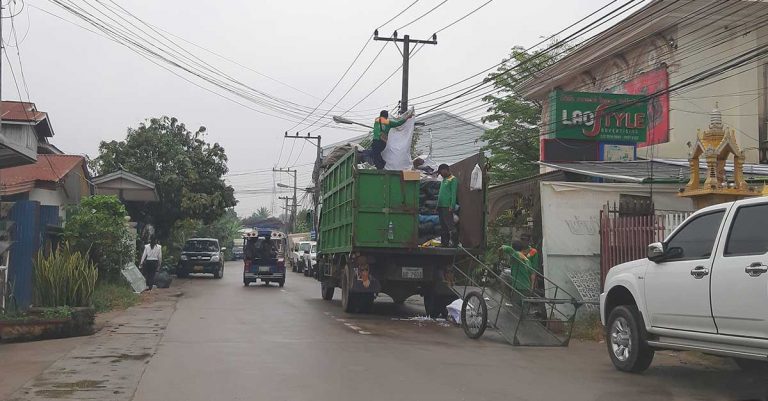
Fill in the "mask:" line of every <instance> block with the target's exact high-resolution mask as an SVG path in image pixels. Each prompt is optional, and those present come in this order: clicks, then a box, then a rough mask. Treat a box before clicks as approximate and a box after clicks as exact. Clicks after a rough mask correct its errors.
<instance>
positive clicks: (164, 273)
mask: <svg viewBox="0 0 768 401" xmlns="http://www.w3.org/2000/svg"><path fill="white" fill-rule="evenodd" d="M172 280H173V279H172V278H171V275H170V274H168V268H167V267H164V268H162V269H161V270H160V271H158V272H157V273H156V274H155V285H156V286H157V288H168V287H170V286H171V281H172Z"/></svg>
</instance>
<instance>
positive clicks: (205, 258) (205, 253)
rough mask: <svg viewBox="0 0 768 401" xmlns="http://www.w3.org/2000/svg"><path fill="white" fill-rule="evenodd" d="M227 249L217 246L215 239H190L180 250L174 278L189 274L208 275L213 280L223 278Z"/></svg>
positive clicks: (217, 242)
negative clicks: (211, 276)
mask: <svg viewBox="0 0 768 401" xmlns="http://www.w3.org/2000/svg"><path fill="white" fill-rule="evenodd" d="M226 249H227V248H222V247H220V246H219V240H217V239H215V238H192V239H189V240H187V242H185V243H184V248H183V249H182V250H181V258H180V261H179V266H178V267H177V268H176V276H178V277H187V276H188V275H189V274H190V273H209V274H213V277H214V278H222V277H223V276H224V254H223V252H224V251H225V250H226Z"/></svg>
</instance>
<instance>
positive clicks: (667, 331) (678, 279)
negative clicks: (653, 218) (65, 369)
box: [600, 197, 768, 372]
mask: <svg viewBox="0 0 768 401" xmlns="http://www.w3.org/2000/svg"><path fill="white" fill-rule="evenodd" d="M600 310H601V319H602V321H603V325H604V326H605V327H606V343H607V345H608V353H609V354H610V357H611V360H612V361H613V364H614V366H616V368H617V369H619V370H621V371H626V372H641V371H643V370H645V369H647V368H648V366H650V364H651V361H652V360H653V354H654V351H655V350H659V349H672V350H695V351H700V352H703V353H707V354H713V355H720V356H729V357H733V358H735V359H736V362H737V363H738V364H739V365H740V366H741V367H742V368H745V369H765V366H766V364H767V363H768V197H760V198H751V199H745V200H740V201H736V202H731V203H723V204H719V205H715V206H711V207H708V208H705V209H702V210H699V211H698V212H696V213H695V214H693V215H692V216H691V217H689V218H688V219H686V220H685V222H683V224H681V225H680V227H678V228H677V229H676V230H675V231H674V232H673V233H672V234H671V235H670V236H669V237H668V238H667V239H666V240H665V241H664V242H663V243H655V244H651V245H649V246H648V258H647V259H641V260H635V261H632V262H628V263H624V264H621V265H618V266H615V267H614V268H612V269H611V270H610V271H609V272H608V275H607V277H606V280H605V286H604V292H603V293H602V294H601V295H600Z"/></svg>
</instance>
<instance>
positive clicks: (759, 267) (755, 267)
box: [744, 262, 768, 277]
mask: <svg viewBox="0 0 768 401" xmlns="http://www.w3.org/2000/svg"><path fill="white" fill-rule="evenodd" d="M744 272H745V273H747V274H749V277H760V275H761V274H763V273H768V266H766V265H764V264H762V263H760V262H755V263H752V264H751V265H749V266H747V267H746V268H745V269H744Z"/></svg>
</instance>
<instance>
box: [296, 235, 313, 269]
mask: <svg viewBox="0 0 768 401" xmlns="http://www.w3.org/2000/svg"><path fill="white" fill-rule="evenodd" d="M311 250H312V241H299V242H297V243H296V247H295V248H294V251H293V253H292V255H291V256H292V257H293V262H292V265H293V271H294V272H298V273H304V267H305V266H306V265H305V263H304V254H306V253H307V252H310V251H311Z"/></svg>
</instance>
